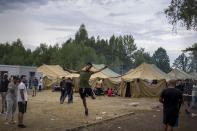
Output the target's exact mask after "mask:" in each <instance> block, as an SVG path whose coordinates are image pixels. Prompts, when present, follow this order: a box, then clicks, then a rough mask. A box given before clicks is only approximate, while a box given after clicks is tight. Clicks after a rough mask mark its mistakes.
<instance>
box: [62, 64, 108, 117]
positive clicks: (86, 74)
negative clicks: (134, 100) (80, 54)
mask: <svg viewBox="0 0 197 131" xmlns="http://www.w3.org/2000/svg"><path fill="white" fill-rule="evenodd" d="M92 66H93V65H92V63H87V64H86V66H85V67H84V68H82V69H81V70H80V71H73V70H68V69H65V70H66V71H68V72H70V73H79V74H80V76H79V94H80V97H81V99H82V102H83V106H84V109H85V115H86V116H88V107H87V102H86V97H87V96H91V97H92V99H95V95H94V93H93V91H92V88H91V86H90V85H89V80H90V77H91V75H93V74H95V73H98V72H100V71H102V70H104V69H106V68H107V66H105V67H104V68H102V69H100V70H97V71H92V70H91V68H92Z"/></svg>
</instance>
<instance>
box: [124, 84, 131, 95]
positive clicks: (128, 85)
mask: <svg viewBox="0 0 197 131" xmlns="http://www.w3.org/2000/svg"><path fill="white" fill-rule="evenodd" d="M131 93H132V92H131V84H130V82H127V83H126V93H125V97H131Z"/></svg>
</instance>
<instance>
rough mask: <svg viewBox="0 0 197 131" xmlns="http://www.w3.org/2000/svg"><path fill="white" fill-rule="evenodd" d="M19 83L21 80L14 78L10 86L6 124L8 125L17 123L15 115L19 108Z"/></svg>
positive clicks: (7, 98) (7, 96)
mask: <svg viewBox="0 0 197 131" xmlns="http://www.w3.org/2000/svg"><path fill="white" fill-rule="evenodd" d="M17 81H19V78H17V77H16V76H13V77H12V78H11V81H10V83H9V85H8V92H7V95H6V104H7V113H6V123H5V124H7V125H9V124H15V123H16V122H15V121H14V115H15V112H16V107H17V86H18V84H17Z"/></svg>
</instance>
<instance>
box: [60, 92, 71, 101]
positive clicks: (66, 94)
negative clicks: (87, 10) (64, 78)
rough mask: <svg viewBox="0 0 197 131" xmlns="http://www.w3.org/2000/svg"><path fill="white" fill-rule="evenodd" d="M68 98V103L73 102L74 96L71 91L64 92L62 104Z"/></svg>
mask: <svg viewBox="0 0 197 131" xmlns="http://www.w3.org/2000/svg"><path fill="white" fill-rule="evenodd" d="M67 96H68V103H71V102H73V95H72V91H71V90H62V91H61V96H60V104H63V103H64V100H65V99H66V97H67Z"/></svg>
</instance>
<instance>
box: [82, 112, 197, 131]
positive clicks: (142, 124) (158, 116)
mask: <svg viewBox="0 0 197 131" xmlns="http://www.w3.org/2000/svg"><path fill="white" fill-rule="evenodd" d="M196 112H197V111H196ZM81 130H82V131H162V112H158V111H146V112H138V113H136V114H135V115H129V116H125V117H121V118H118V119H115V120H111V121H108V122H105V123H101V124H97V125H94V126H90V127H88V128H83V129H81ZM175 131H197V117H195V118H191V117H190V116H188V115H186V114H185V113H184V112H183V111H182V113H181V116H180V123H179V127H178V128H175Z"/></svg>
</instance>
